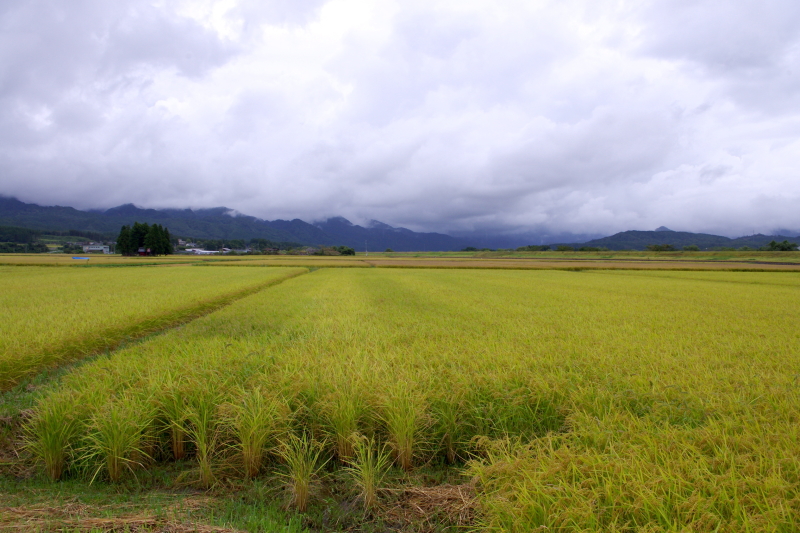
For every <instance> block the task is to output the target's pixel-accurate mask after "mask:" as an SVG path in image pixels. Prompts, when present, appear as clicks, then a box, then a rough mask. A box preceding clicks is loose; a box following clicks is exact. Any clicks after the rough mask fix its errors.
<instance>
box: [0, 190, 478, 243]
mask: <svg viewBox="0 0 800 533" xmlns="http://www.w3.org/2000/svg"><path fill="white" fill-rule="evenodd" d="M134 222H147V223H148V224H161V225H162V226H165V227H167V228H169V231H170V233H171V234H172V235H175V236H180V237H184V238H189V239H219V240H232V239H242V240H245V241H248V240H250V239H267V240H270V241H275V242H295V243H300V244H308V245H325V246H341V245H344V246H350V247H351V248H355V249H357V250H359V251H361V250H364V249H365V246H366V247H367V249H368V250H373V251H383V250H385V249H387V248H391V249H393V250H396V251H398V252H400V251H450V250H460V249H462V248H464V247H465V246H469V243H465V241H462V240H461V239H458V238H455V237H451V236H450V235H445V234H443V233H420V232H415V231H411V230H409V229H406V228H395V227H392V226H390V225H388V224H384V223H382V222H379V221H377V220H373V221H370V222H369V223H368V224H367V225H366V227H363V226H359V225H356V224H353V223H351V222H350V221H349V220H347V219H345V218H342V217H334V218H329V219H327V220H325V221H322V222H316V223H314V224H310V223H308V222H305V221H303V220H300V219H297V218H296V219H294V220H262V219H259V218H256V217H252V216H248V215H242V214H238V213H236V212H234V211H233V210H232V209H228V208H227V207H215V208H211V209H195V210H193V209H142V208H139V207H136V206H135V205H133V204H125V205H121V206H118V207H112V208H111V209H107V210H105V211H79V210H77V209H75V208H72V207H62V206H40V205H37V204H28V203H24V202H21V201H19V200H17V199H16V198H9V197H2V196H0V226H14V227H20V228H29V229H35V230H41V231H47V230H50V231H69V230H80V231H87V232H95V233H100V234H104V235H108V237H109V238H111V239H113V238H115V237H116V235H117V234H118V233H119V230H120V228H121V227H122V226H123V225H125V224H127V225H130V224H132V223H134Z"/></svg>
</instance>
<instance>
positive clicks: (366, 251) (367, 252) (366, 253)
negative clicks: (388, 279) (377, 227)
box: [364, 241, 369, 257]
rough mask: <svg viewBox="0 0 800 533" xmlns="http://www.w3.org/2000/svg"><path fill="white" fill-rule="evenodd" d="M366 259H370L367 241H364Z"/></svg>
mask: <svg viewBox="0 0 800 533" xmlns="http://www.w3.org/2000/svg"><path fill="white" fill-rule="evenodd" d="M364 257H369V251H368V250H367V241H364Z"/></svg>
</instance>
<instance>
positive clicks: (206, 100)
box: [0, 0, 800, 234]
mask: <svg viewBox="0 0 800 533" xmlns="http://www.w3.org/2000/svg"><path fill="white" fill-rule="evenodd" d="M798 28H800V5H798V4H796V3H793V2H789V1H778V2H768V3H756V2H747V1H746V2H736V3H734V4H732V3H730V2H721V1H705V2H703V1H693V2H688V1H687V2H672V1H670V2H666V1H664V2H656V1H654V2H644V3H636V4H635V5H627V4H625V3H618V2H611V1H608V2H603V1H600V2H596V1H595V2H580V1H566V2H528V1H519V2H516V1H511V0H508V1H504V2H499V3H492V4H491V5H489V4H486V3H483V2H448V1H441V2H440V1H431V0H426V1H424V2H423V1H404V2H382V3H373V2H362V1H356V0H331V1H328V2H326V1H323V0H320V1H308V2H297V1H293V2H289V1H274V2H252V1H239V2H237V1H234V0H224V1H214V0H204V1H187V2H177V3H170V2H164V3H150V2H138V1H128V2H112V3H109V2H79V1H78V2H70V3H69V4H67V3H64V2H55V1H53V2H29V3H19V4H16V5H10V4H3V6H2V7H0V166H1V167H2V169H3V170H2V187H0V189H2V190H0V192H2V193H5V194H12V195H17V196H19V197H20V198H21V199H23V200H27V201H36V202H40V203H58V204H62V205H64V204H66V205H75V206H77V207H83V208H96V207H109V206H111V205H116V204H121V203H125V202H135V203H137V204H140V205H145V206H152V207H167V206H178V207H184V206H193V207H204V206H205V207H207V206H217V205H226V206H228V207H231V208H234V209H237V210H238V211H240V212H244V213H248V214H254V215H257V216H262V217H265V218H277V217H284V218H286V217H292V218H293V217H301V218H304V219H306V220H313V219H318V218H322V217H324V216H331V215H344V216H347V217H350V218H353V219H355V220H368V219H373V218H374V219H379V220H384V221H386V222H389V223H393V224H398V225H405V226H408V227H412V228H415V229H428V230H440V231H442V230H444V231H447V230H451V231H459V230H462V231H464V230H471V229H476V228H477V229H481V228H482V229H493V230H502V231H537V230H541V231H575V232H611V231H616V230H623V229H632V228H636V229H652V228H654V227H657V226H660V225H667V226H669V227H671V228H673V229H685V230H703V231H716V232H720V233H725V234H736V233H743V232H749V231H752V230H757V231H769V230H770V229H772V228H775V227H788V228H800V220H798V217H797V215H796V211H797V210H796V208H795V206H796V205H797V200H798V199H800V180H798V179H797V175H796V168H797V166H798V165H797V164H798V158H799V156H798V154H799V153H800V141H798V139H800V136H799V134H800V91H798V89H797V87H800V68H799V67H800V65H798V62H800V31H798Z"/></svg>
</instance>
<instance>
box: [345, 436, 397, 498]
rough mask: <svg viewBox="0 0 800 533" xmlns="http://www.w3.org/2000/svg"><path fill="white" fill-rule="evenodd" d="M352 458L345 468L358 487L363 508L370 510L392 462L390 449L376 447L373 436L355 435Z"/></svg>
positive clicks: (384, 446)
mask: <svg viewBox="0 0 800 533" xmlns="http://www.w3.org/2000/svg"><path fill="white" fill-rule="evenodd" d="M354 440H355V456H354V460H353V461H352V462H351V463H350V465H349V466H347V467H345V470H346V471H347V472H348V473H349V474H350V477H351V479H352V481H353V484H354V485H355V486H356V487H357V488H358V489H359V491H360V493H359V497H360V498H361V500H362V501H363V502H364V509H365V510H367V511H368V510H370V509H372V508H373V507H374V506H375V503H376V502H377V501H378V489H379V488H380V485H381V483H382V482H383V479H384V477H385V476H386V473H387V471H388V468H389V466H390V465H391V463H392V454H391V450H390V449H388V448H387V446H386V445H383V446H380V447H378V445H377V444H376V442H375V439H374V438H367V437H364V436H356V438H355V439H354Z"/></svg>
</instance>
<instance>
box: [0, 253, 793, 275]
mask: <svg viewBox="0 0 800 533" xmlns="http://www.w3.org/2000/svg"><path fill="white" fill-rule="evenodd" d="M77 257H89V258H90V259H89V260H88V261H86V260H78V259H73V255H65V254H0V265H4V264H5V265H50V266H78V267H86V266H89V267H92V266H142V265H153V264H155V265H160V264H196V263H202V264H220V265H229V266H230V265H247V266H256V265H258V266H312V267H327V266H330V267H384V266H388V267H399V266H408V267H431V268H443V267H454V268H512V269H561V270H563V269H574V268H586V269H598V268H599V269H615V268H626V269H652V268H663V269H672V270H675V269H691V270H696V269H699V270H709V269H712V270H714V269H719V270H737V269H746V270H754V269H755V270H758V269H762V270H764V269H766V270H772V269H778V270H800V252H552V251H548V252H391V253H385V252H377V253H375V252H371V253H369V254H368V255H365V254H364V253H358V254H357V255H355V256H314V255H310V256H309V255H239V256H234V255H218V256H197V255H171V256H167V257H122V256H119V255H101V254H88V255H87V254H84V255H78V256H77Z"/></svg>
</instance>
